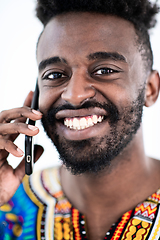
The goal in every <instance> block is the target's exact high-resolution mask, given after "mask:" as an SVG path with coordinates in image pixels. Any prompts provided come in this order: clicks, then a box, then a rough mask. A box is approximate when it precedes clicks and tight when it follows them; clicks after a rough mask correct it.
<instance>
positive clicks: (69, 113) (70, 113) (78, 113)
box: [55, 107, 107, 120]
mask: <svg viewBox="0 0 160 240" xmlns="http://www.w3.org/2000/svg"><path fill="white" fill-rule="evenodd" d="M91 115H101V116H107V112H106V111H105V110H104V109H101V108H97V107H94V108H89V109H77V110H70V109H66V110H61V111H59V112H58V113H56V116H55V117H56V119H57V120H60V119H63V118H74V117H85V116H91Z"/></svg>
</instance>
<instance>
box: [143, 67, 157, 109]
mask: <svg viewBox="0 0 160 240" xmlns="http://www.w3.org/2000/svg"><path fill="white" fill-rule="evenodd" d="M159 91H160V77H159V74H158V72H157V71H152V72H151V74H150V75H149V77H148V81H147V84H146V93H145V106H146V107H150V106H152V105H153V104H154V103H155V102H156V100H157V98H158V95H159Z"/></svg>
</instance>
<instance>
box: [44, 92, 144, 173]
mask: <svg viewBox="0 0 160 240" xmlns="http://www.w3.org/2000/svg"><path fill="white" fill-rule="evenodd" d="M143 105H144V88H142V89H140V90H139V93H138V97H137V99H136V100H135V101H133V102H132V103H131V104H130V105H128V106H126V107H124V108H123V109H121V111H118V108H117V107H116V106H115V105H114V104H113V103H112V102H111V101H109V100H108V101H107V104H106V103H103V104H101V103H99V102H95V101H87V102H85V103H84V104H83V105H82V106H81V107H79V108H76V107H73V106H72V105H70V104H66V105H62V106H59V107H57V108H54V107H52V108H51V109H49V111H48V112H47V114H46V115H43V118H42V125H43V127H44V130H45V131H46V133H47V135H48V137H49V138H50V139H51V141H52V142H53V144H54V145H55V146H56V148H57V151H58V152H59V156H60V160H61V161H62V163H63V164H64V165H65V167H66V168H67V169H68V170H70V171H71V172H72V174H74V175H79V174H82V173H96V174H97V173H99V172H101V171H102V170H104V169H106V168H107V167H108V168H109V166H110V165H111V162H112V160H113V159H114V158H115V157H117V156H118V155H119V154H120V153H121V152H122V151H123V150H124V149H125V148H126V146H127V145H128V144H129V143H130V142H131V140H132V139H133V137H134V136H135V134H136V133H137V130H138V129H139V127H140V125H141V122H142V112H143ZM94 107H99V108H102V109H104V110H105V111H106V112H107V119H105V120H103V121H108V123H109V126H110V132H109V134H106V135H105V134H104V136H103V137H98V136H97V137H94V138H88V139H85V140H81V141H72V140H67V139H65V138H64V137H63V136H60V135H58V134H57V131H56V125H55V122H56V121H57V120H56V118H55V114H56V113H57V112H58V111H60V110H64V109H74V110H75V109H84V108H86V109H87V108H94Z"/></svg>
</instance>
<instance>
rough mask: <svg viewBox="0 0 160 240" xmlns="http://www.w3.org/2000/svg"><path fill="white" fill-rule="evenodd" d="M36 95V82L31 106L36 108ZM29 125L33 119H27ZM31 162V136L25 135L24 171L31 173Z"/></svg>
mask: <svg viewBox="0 0 160 240" xmlns="http://www.w3.org/2000/svg"><path fill="white" fill-rule="evenodd" d="M38 97H39V89H38V83H36V88H35V91H34V95H33V99H32V103H31V108H32V109H35V110H37V109H38ZM28 124H29V125H35V121H33V120H31V119H28ZM33 163H34V149H33V137H31V136H27V135H25V173H26V174H27V175H31V174H32V172H33Z"/></svg>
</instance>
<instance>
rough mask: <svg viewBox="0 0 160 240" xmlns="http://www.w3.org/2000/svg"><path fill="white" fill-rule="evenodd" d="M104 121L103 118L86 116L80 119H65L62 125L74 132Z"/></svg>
mask: <svg viewBox="0 0 160 240" xmlns="http://www.w3.org/2000/svg"><path fill="white" fill-rule="evenodd" d="M103 119H104V116H97V115H93V116H87V117H81V118H76V117H75V118H65V120H64V125H65V126H67V127H68V128H70V129H74V130H82V129H85V128H88V127H91V126H93V125H95V124H97V123H98V122H99V123H100V122H102V121H103Z"/></svg>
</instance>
